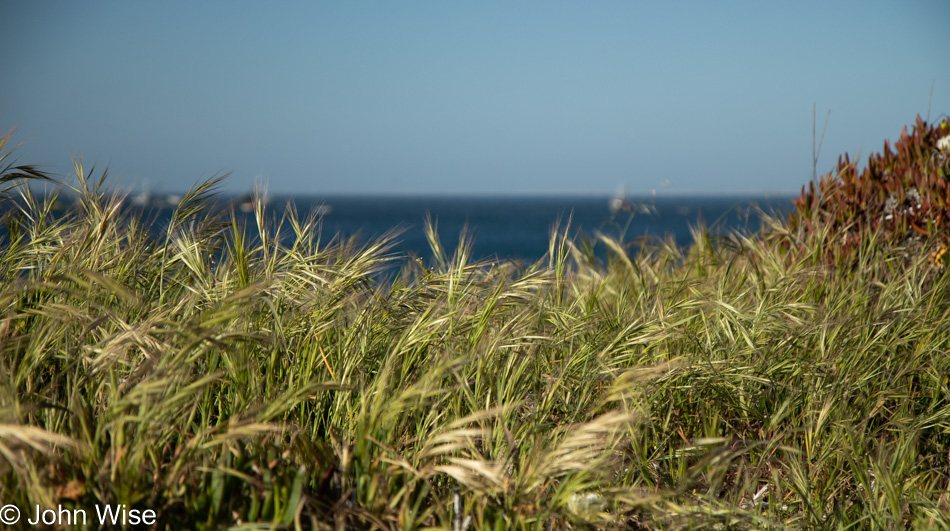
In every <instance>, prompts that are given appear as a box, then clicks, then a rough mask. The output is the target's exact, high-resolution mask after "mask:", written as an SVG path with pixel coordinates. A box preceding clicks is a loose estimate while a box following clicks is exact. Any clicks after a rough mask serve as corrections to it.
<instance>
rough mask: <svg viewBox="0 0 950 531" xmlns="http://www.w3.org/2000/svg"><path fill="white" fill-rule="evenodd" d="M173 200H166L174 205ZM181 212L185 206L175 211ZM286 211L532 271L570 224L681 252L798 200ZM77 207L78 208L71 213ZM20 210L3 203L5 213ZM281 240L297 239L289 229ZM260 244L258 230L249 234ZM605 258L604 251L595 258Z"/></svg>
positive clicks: (329, 205) (326, 234)
mask: <svg viewBox="0 0 950 531" xmlns="http://www.w3.org/2000/svg"><path fill="white" fill-rule="evenodd" d="M167 199H168V198H163V201H167ZM240 201H241V200H240V199H238V198H229V197H222V196H217V197H216V199H215V200H214V203H216V204H218V205H222V206H224V207H225V208H233V209H234V211H235V212H236V214H237V216H238V219H239V220H243V221H244V223H246V224H248V225H249V226H253V225H254V223H255V222H254V220H253V214H251V213H244V212H242V211H241V209H239V208H237V206H238V205H240ZM70 202H71V200H68V199H67V200H66V201H64V203H65V204H64V207H63V208H62V209H60V210H59V212H60V214H62V213H65V212H67V211H68V210H69V209H70V208H71V207H69V204H70ZM176 204H177V203H176ZM126 205H127V207H128V208H129V211H128V214H129V215H133V216H142V217H143V219H145V220H146V221H147V222H148V225H149V226H150V227H152V230H153V231H154V235H156V236H158V235H161V234H163V233H164V230H165V227H167V224H168V222H169V221H170V219H171V216H172V213H173V212H174V208H172V207H169V206H168V205H167V204H165V203H157V202H153V203H150V204H147V205H144V206H143V205H135V204H134V202H133V200H132V199H130V200H128V202H127V203H126ZM288 205H292V206H293V207H294V208H296V210H297V212H298V214H299V215H300V217H301V218H303V217H304V216H305V215H306V214H307V213H308V212H311V211H319V212H320V213H321V214H320V216H321V239H322V241H323V242H328V241H329V240H330V239H332V238H333V237H334V236H335V235H340V236H342V237H347V238H349V237H352V236H355V237H357V239H358V240H361V241H363V242H369V241H370V240H372V239H374V238H377V237H379V236H382V235H384V234H386V233H387V232H390V231H392V230H393V229H401V233H400V234H399V236H398V238H397V245H396V247H395V251H396V252H397V253H400V254H403V255H406V256H415V257H421V258H424V259H429V258H431V251H430V249H429V244H428V242H427V240H426V236H425V231H424V226H425V220H426V219H427V217H431V219H432V220H433V222H434V223H436V224H437V228H438V234H439V237H440V240H441V242H442V247H443V248H444V249H445V251H446V253H447V254H448V255H449V256H451V255H452V254H453V252H454V251H455V249H456V247H457V246H458V243H459V235H460V234H461V233H462V231H463V229H466V230H467V233H468V234H469V235H470V237H471V239H472V254H471V258H472V259H474V260H482V259H486V260H496V259H497V260H514V261H518V262H522V263H532V262H535V261H537V260H539V259H541V258H542V257H543V256H544V255H545V253H547V251H548V243H549V241H550V237H551V234H552V231H553V230H554V229H555V227H558V228H559V229H560V230H564V228H565V227H567V224H568V220H570V235H571V236H572V237H575V236H579V237H581V238H583V237H591V236H595V235H596V234H598V233H601V234H605V235H607V236H610V237H614V238H620V239H621V240H622V241H624V242H633V241H636V240H638V239H640V238H643V237H647V238H664V237H666V236H672V237H673V238H674V239H675V241H676V243H677V244H679V245H681V246H688V245H690V244H691V243H692V241H693V237H692V234H691V231H690V228H691V227H695V226H697V225H698V224H699V223H700V222H701V221H702V222H704V223H705V224H706V225H707V226H708V227H709V228H710V229H711V232H713V234H728V233H730V232H735V231H738V232H742V233H746V234H751V233H753V232H755V231H757V230H759V229H760V227H761V217H760V215H759V213H760V212H762V211H764V212H766V213H769V214H772V215H780V216H787V215H788V214H789V213H790V212H791V210H792V204H791V198H790V197H776V196H771V197H764V196H758V197H748V196H736V197H660V198H653V197H649V198H639V199H638V198H632V199H628V200H627V201H626V203H625V204H623V205H622V208H621V209H619V210H613V209H611V199H610V198H607V197H600V198H597V197H594V198H591V197H580V198H578V197H573V198H572V197H544V198H530V197H506V198H501V197H454V198H453V197H358V196H348V197H300V196H297V197H293V198H289V197H283V198H281V197H275V198H273V199H272V200H271V201H270V202H269V205H268V207H267V210H266V212H267V219H268V222H269V223H274V224H276V221H278V220H279V219H281V217H282V216H283V215H284V213H285V209H286V208H287V207H288ZM75 207H76V205H75V203H73V206H72V208H75ZM12 208H13V205H12V204H11V203H8V202H0V211H9V210H10V209H12ZM284 230H285V232H283V233H282V234H283V236H282V237H288V236H289V235H290V232H291V230H290V228H289V226H287V225H285V229H284ZM248 233H249V234H253V233H254V230H249V231H248ZM7 242H8V235H7V233H6V228H5V227H4V226H3V225H0V246H2V245H6V244H7ZM596 254H597V255H598V256H600V257H601V258H603V257H605V256H606V251H605V250H603V246H602V245H601V246H600V251H598V252H597V253H596Z"/></svg>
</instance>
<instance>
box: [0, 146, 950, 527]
mask: <svg viewBox="0 0 950 531" xmlns="http://www.w3.org/2000/svg"><path fill="white" fill-rule="evenodd" d="M76 170H77V178H78V181H77V182H78V184H77V185H76V186H75V187H74V188H75V190H74V192H75V193H76V194H77V197H78V198H79V200H78V201H76V202H75V203H74V206H73V207H72V209H71V210H69V211H68V212H66V213H65V214H57V215H53V204H54V202H53V198H51V197H47V196H43V197H38V196H36V195H34V194H33V193H32V192H31V191H30V189H29V188H28V187H26V186H20V187H18V188H14V189H10V190H7V201H6V205H7V207H8V213H7V215H6V217H5V221H6V226H7V230H8V235H7V236H6V240H5V241H4V242H3V245H2V246H0V375H2V376H0V499H2V500H3V501H4V503H12V504H15V505H17V506H19V507H21V508H24V509H25V508H27V507H33V506H34V505H36V504H39V505H40V506H41V507H56V506H57V505H62V506H63V507H67V508H91V507H92V506H94V505H96V504H105V503H111V504H119V503H122V504H126V505H127V506H129V507H133V508H138V509H152V510H155V511H156V512H157V514H158V515H159V522H158V526H160V527H161V526H164V527H167V528H179V527H187V528H206V529H217V528H221V527H231V526H233V527H240V528H301V529H303V528H306V529H330V528H357V529H370V528H383V529H397V528H398V529H414V528H422V527H429V528H443V529H463V528H477V529H483V528H496V529H498V528H518V529H522V528H523V529H535V528H538V529H541V528H544V529H548V528H565V527H570V528H593V527H601V528H643V529H680V528H696V529H705V528H710V527H718V528H767V527H774V528H790V529H794V528H834V527H845V526H857V527H873V528H898V527H908V526H913V527H946V526H948V525H950V518H948V512H947V511H948V510H950V498H948V496H947V495H946V494H945V493H946V492H947V490H948V486H950V475H948V466H950V462H948V452H950V401H948V398H950V387H948V383H947V375H948V374H950V356H948V355H947V353H948V349H950V332H948V331H950V326H948V324H950V323H948V320H950V317H948V316H950V302H948V299H947V297H946V295H945V294H946V293H947V292H948V289H950V279H948V276H947V274H946V273H945V271H944V270H943V269H941V268H940V267H939V266H938V265H937V264H934V263H933V262H932V261H928V259H927V257H926V256H924V255H923V254H916V255H910V257H908V256H909V255H908V253H907V249H906V248H905V247H902V246H901V245H900V242H897V243H892V242H889V241H885V237H884V236H882V233H881V232H880V231H873V230H868V231H863V232H859V233H856V235H855V236H854V238H855V239H854V240H853V242H852V243H851V244H850V245H851V247H850V248H849V249H850V250H849V251H848V253H847V254H844V253H841V254H838V255H831V254H829V253H830V251H829V249H828V246H827V241H828V239H829V234H831V233H832V231H834V230H837V229H836V226H835V225H834V223H831V222H827V220H823V219H821V218H818V217H814V216H810V215H808V216H801V215H800V216H801V217H799V219H805V218H807V219H811V220H813V222H812V223H811V225H808V226H805V225H803V224H802V223H800V222H798V223H797V224H796V223H792V224H787V223H784V222H782V221H781V220H772V221H771V222H770V223H771V224H770V226H769V227H767V230H766V231H765V232H764V233H763V234H762V235H759V236H756V237H742V236H732V237H729V238H726V239H723V240H721V241H719V242H716V244H715V245H714V244H713V243H714V242H713V241H712V239H711V237H710V236H709V234H708V233H706V232H705V231H703V230H702V229H698V230H697V232H696V238H695V242H694V244H693V245H692V246H691V247H690V248H689V249H683V248H679V247H677V246H676V245H675V244H673V243H672V242H671V241H656V242H654V244H651V245H641V246H638V247H631V246H629V245H627V244H626V243H625V242H622V241H616V240H612V239H609V238H602V239H601V240H600V242H599V244H600V245H604V246H606V247H607V249H608V251H609V253H610V254H609V258H608V259H607V260H606V262H602V261H598V259H597V258H596V255H595V254H594V253H590V252H583V251H582V250H581V249H582V248H584V247H585V246H575V245H574V242H572V241H571V239H569V238H568V237H567V236H566V234H567V229H566V228H562V229H561V230H558V231H555V233H554V234H553V235H552V237H551V243H550V250H549V253H548V256H547V257H545V259H544V260H541V261H539V262H538V263H536V264H532V265H528V266H520V265H516V264H511V263H498V262H485V261H473V259H472V256H471V252H470V249H471V247H470V242H469V241H468V240H467V239H466V238H462V243H461V244H460V245H459V247H458V248H457V249H456V250H454V252H452V253H451V254H450V253H449V252H448V251H446V250H444V249H443V247H442V245H441V243H440V241H439V238H438V234H437V233H436V231H435V229H434V228H433V224H431V223H430V224H429V230H428V236H429V239H430V246H431V248H432V251H433V258H432V259H431V260H429V261H424V260H409V259H405V258H403V257H400V256H398V255H396V254H395V253H394V251H393V249H394V248H393V243H394V238H395V237H396V235H395V234H391V235H387V236H385V237H383V238H381V239H378V240H375V241H371V242H368V243H360V242H357V241H353V240H344V239H340V238H333V239H330V240H329V241H325V240H324V239H322V237H321V232H320V220H319V219H318V218H314V217H304V218H301V217H299V216H298V215H297V214H296V213H295V212H294V211H293V210H288V211H287V214H286V215H284V216H283V217H282V218H281V219H278V220H271V218H270V213H269V212H268V211H267V210H266V208H265V206H264V205H263V203H262V204H261V205H259V206H258V209H257V211H256V212H255V215H254V216H253V218H252V219H251V220H250V221H249V222H245V218H243V217H241V216H234V215H231V214H228V213H227V212H222V211H220V210H218V209H216V208H214V206H213V205H212V203H211V202H210V197H211V195H212V194H213V192H214V189H215V186H216V184H217V182H218V181H217V180H211V181H209V182H206V183H204V184H202V185H199V186H197V187H196V188H195V189H194V190H192V191H191V192H190V193H189V194H188V195H187V196H186V197H185V198H184V199H183V200H182V203H181V205H180V206H179V208H178V210H177V211H176V213H175V215H174V217H173V218H172V220H171V222H170V223H169V224H168V225H167V226H163V227H160V230H153V229H152V227H151V226H150V224H149V223H147V220H143V219H140V218H139V217H137V216H136V215H135V214H134V211H132V210H131V209H127V208H126V207H125V205H124V203H123V200H122V198H121V197H119V196H115V195H110V194H109V193H107V192H105V191H104V188H103V186H102V181H101V180H99V181H93V180H91V179H90V178H88V177H87V175H86V174H85V173H84V170H83V169H82V166H81V165H79V164H77V168H76ZM21 177H22V176H21ZM928 237H929V238H932V239H936V238H937V236H936V235H928ZM928 242H930V240H928ZM829 256H833V257H837V258H835V259H834V260H830V261H829V259H828V257H829Z"/></svg>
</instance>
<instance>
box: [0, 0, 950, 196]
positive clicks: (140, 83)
mask: <svg viewBox="0 0 950 531" xmlns="http://www.w3.org/2000/svg"><path fill="white" fill-rule="evenodd" d="M948 22H950V2H947V1H945V0H934V1H919V2H918V1H908V2H896V1H860V2H784V3H778V2H762V1H755V2H732V3H726V2H626V1H624V2H608V1H602V2H470V3H467V4H464V5H463V4H462V3H460V2H434V1H419V2H349V1H348V2H342V1H341V2H336V3H332V4H331V3H325V2H320V3H317V2H299V3H291V2H233V1H229V2H167V1H163V2H149V3H146V2H128V1H123V2H106V1H95V2H76V1H69V2H65V1H63V2H54V1H41V2H29V1H21V2H6V3H4V7H3V16H2V17H0V50H2V53H3V59H2V66H3V68H2V72H3V78H4V80H3V83H2V88H0V129H3V130H4V131H6V130H9V129H11V128H14V127H15V128H16V129H17V133H16V136H15V139H16V140H17V141H18V142H21V143H22V144H23V145H22V146H21V148H20V150H19V152H18V153H19V157H18V158H19V162H21V163H40V164H43V165H44V166H45V167H46V168H47V169H49V170H53V171H57V172H66V171H67V169H68V168H70V167H71V158H72V157H74V156H77V155H81V156H82V158H83V160H84V162H85V163H86V164H87V166H88V165H89V164H91V163H92V162H97V164H98V167H99V168H102V167H105V166H106V165H108V166H109V167H110V172H111V174H112V182H113V184H114V185H115V186H117V187H126V188H128V189H137V187H138V186H140V185H141V183H143V182H148V183H150V185H151V186H152V188H154V189H158V190H162V191H177V190H183V189H187V188H188V187H189V186H190V185H192V184H193V183H194V182H195V181H197V180H199V179H202V178H206V177H209V176H211V175H213V174H215V173H216V172H220V171H231V172H232V176H231V178H230V179H229V181H228V183H227V188H228V189H229V190H231V191H234V192H241V191H245V190H247V189H248V188H249V187H250V186H251V185H252V183H253V182H254V179H255V176H257V175H261V176H263V177H264V178H265V179H266V180H267V182H268V183H269V189H270V191H271V192H272V193H281V194H283V193H300V194H321V195H322V194H338V193H352V194H361V193H374V194H390V193H398V194H417V193H432V194H501V195H504V194H545V195H547V194H584V195H605V196H606V195H610V194H612V193H613V192H614V191H615V190H616V189H617V187H618V185H624V186H625V188H626V190H627V191H628V192H629V193H632V194H637V193H650V190H652V189H657V193H664V194H665V193H703V194H708V193H734V192H743V191H748V192H755V193H759V192H775V191H779V192H792V191H797V190H798V189H799V188H800V187H801V185H802V184H804V183H806V182H807V181H808V180H809V179H810V177H811V173H812V164H811V149H812V147H811V143H812V138H811V130H812V102H816V103H817V107H818V130H819V134H820V130H821V125H822V122H823V120H824V116H825V113H826V112H827V111H828V110H829V109H830V110H831V120H830V123H829V125H828V129H827V133H826V136H825V142H824V146H823V149H822V153H821V159H820V161H819V171H820V172H824V171H828V170H829V169H831V167H832V166H833V164H834V162H835V160H836V159H837V156H838V154H839V153H842V152H845V151H848V152H851V153H852V154H854V153H855V152H857V151H861V152H862V153H863V154H864V155H867V154H869V153H870V152H871V151H876V150H879V149H880V148H881V146H882V144H883V141H884V139H885V138H890V139H894V138H896V137H897V136H898V135H899V133H900V130H901V128H902V127H903V126H904V125H905V124H909V123H912V122H913V119H914V117H915V116H916V115H917V114H921V115H926V114H927V112H928V98H929V95H930V91H931V83H934V89H933V100H932V103H931V109H930V115H931V118H932V119H936V118H938V117H940V116H941V115H946V114H947V113H950V30H948V27H947V23H948ZM664 181H669V182H668V183H665V186H661V184H664Z"/></svg>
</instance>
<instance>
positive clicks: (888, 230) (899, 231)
mask: <svg viewBox="0 0 950 531" xmlns="http://www.w3.org/2000/svg"><path fill="white" fill-rule="evenodd" d="M948 136H950V121H948V120H947V119H944V120H943V121H942V122H940V123H939V124H937V125H931V124H928V123H927V122H925V121H924V120H923V119H921V117H920V116H918V117H917V121H916V124H915V125H914V127H913V130H912V131H911V132H910V133H908V132H907V128H906V127H904V130H903V131H902V132H901V136H900V139H899V140H898V141H897V143H896V144H894V148H893V149H891V145H890V142H889V141H886V140H885V141H884V149H883V150H882V151H881V152H880V153H875V154H873V155H871V156H870V157H869V158H868V164H867V166H866V167H865V168H864V169H863V170H862V171H861V172H860V173H859V172H858V169H857V164H856V162H852V161H851V160H850V158H849V157H848V155H847V154H845V155H844V156H842V157H839V158H838V165H837V168H836V170H834V171H832V172H830V173H828V174H827V175H824V176H823V177H821V178H820V179H819V180H818V182H817V183H815V182H810V183H809V184H808V186H807V188H806V187H804V186H803V187H802V193H801V195H800V196H799V197H798V198H796V199H795V201H794V203H795V212H793V214H792V216H791V219H790V225H791V228H792V229H798V228H803V229H804V230H805V232H806V233H810V232H814V231H816V230H817V229H818V228H819V227H823V228H826V229H829V230H828V232H827V234H828V238H829V240H832V241H828V242H826V243H828V244H834V245H840V246H843V247H844V249H842V250H843V251H847V250H849V249H851V248H853V247H854V246H856V245H857V243H858V242H859V241H861V238H862V237H863V236H864V235H865V233H866V232H867V231H882V236H883V240H882V241H883V242H885V243H897V244H903V243H907V242H908V241H910V240H921V239H923V238H924V237H928V236H934V237H938V236H939V237H942V238H944V239H946V238H947V237H948V236H950V150H947V149H946V148H945V146H944V144H947V143H948V141H947V140H944V139H945V138H947V137H948Z"/></svg>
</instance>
